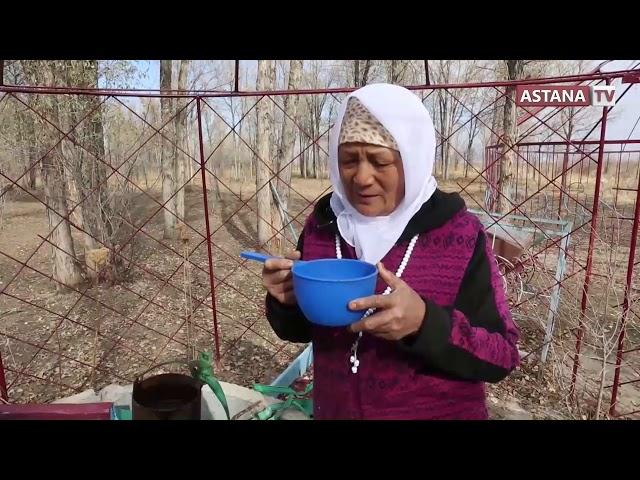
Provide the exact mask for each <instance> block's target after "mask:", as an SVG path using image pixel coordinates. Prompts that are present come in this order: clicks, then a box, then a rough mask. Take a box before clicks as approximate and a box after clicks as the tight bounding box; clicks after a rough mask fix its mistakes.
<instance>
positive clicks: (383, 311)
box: [349, 263, 427, 340]
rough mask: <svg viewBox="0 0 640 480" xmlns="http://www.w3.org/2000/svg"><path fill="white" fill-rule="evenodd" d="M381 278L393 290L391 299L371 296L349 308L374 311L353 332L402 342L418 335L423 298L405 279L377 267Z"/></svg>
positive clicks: (423, 306)
mask: <svg viewBox="0 0 640 480" xmlns="http://www.w3.org/2000/svg"><path fill="white" fill-rule="evenodd" d="M378 271H379V272H380V277H381V278H382V280H384V281H385V282H386V284H387V285H389V286H390V287H391V293H390V294H389V295H372V296H370V297H365V298H359V299H357V300H354V301H352V302H351V303H350V304H349V308H350V309H351V310H367V309H369V308H375V309H376V312H375V313H374V314H372V315H371V316H369V317H367V318H365V319H363V320H360V321H359V322H356V323H354V324H353V325H351V327H350V328H351V331H352V332H356V333H357V332H367V333H370V334H371V335H375V336H377V337H381V338H384V339H386V340H400V339H401V338H404V337H406V336H407V335H411V334H414V333H416V332H417V331H418V330H419V329H420V326H421V325H422V322H423V321H424V317H425V313H426V309H427V306H426V304H425V303H424V300H422V298H420V295H418V294H417V293H416V291H415V290H414V289H412V288H411V287H410V286H409V285H407V284H406V282H404V281H403V280H402V279H400V278H398V277H396V276H395V275H394V274H393V273H392V272H390V271H389V270H387V269H386V268H384V265H383V264H382V263H378Z"/></svg>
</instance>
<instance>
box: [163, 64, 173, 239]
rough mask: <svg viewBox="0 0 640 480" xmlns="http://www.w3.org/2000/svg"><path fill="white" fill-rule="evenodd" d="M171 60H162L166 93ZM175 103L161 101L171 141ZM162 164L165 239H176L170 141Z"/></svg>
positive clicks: (164, 143)
mask: <svg viewBox="0 0 640 480" xmlns="http://www.w3.org/2000/svg"><path fill="white" fill-rule="evenodd" d="M171 64H172V61H171V60H160V90H162V91H163V92H166V91H168V90H171V71H172V68H171V67H172V65H171ZM172 104H173V102H172V101H171V98H167V97H162V98H161V99H160V110H161V119H162V120H161V121H162V125H165V127H164V132H163V133H164V135H165V136H167V137H168V138H169V139H171V138H173V137H174V135H173V126H174V123H173V122H170V119H171V112H172V111H173V108H171V107H172ZM160 158H161V162H162V201H163V202H164V204H165V205H164V238H166V239H174V238H176V237H177V230H176V224H177V221H176V216H175V215H176V198H175V195H174V193H175V188H176V178H175V172H176V166H175V163H176V155H175V150H174V149H173V148H171V143H170V142H169V140H168V139H166V138H164V137H163V138H162V148H161V151H160Z"/></svg>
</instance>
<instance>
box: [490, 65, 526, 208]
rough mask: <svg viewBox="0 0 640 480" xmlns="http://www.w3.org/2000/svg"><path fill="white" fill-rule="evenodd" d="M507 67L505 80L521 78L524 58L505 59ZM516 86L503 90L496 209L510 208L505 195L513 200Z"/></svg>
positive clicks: (516, 136) (516, 131)
mask: <svg viewBox="0 0 640 480" xmlns="http://www.w3.org/2000/svg"><path fill="white" fill-rule="evenodd" d="M505 63H506V67H507V80H518V79H520V78H522V76H523V73H524V67H525V65H526V62H525V61H524V60H505ZM515 100H516V87H515V85H509V86H507V88H506V92H505V103H504V111H503V112H504V113H503V116H502V139H501V142H500V160H499V162H498V164H499V177H498V191H499V192H501V193H502V194H501V195H498V199H497V205H496V208H497V211H498V212H503V209H509V208H510V202H508V201H505V200H504V199H505V197H506V198H507V199H509V200H511V201H513V189H514V185H513V181H514V178H513V167H514V160H515V157H516V151H515V146H516V141H517V138H518V124H517V122H516V102H515Z"/></svg>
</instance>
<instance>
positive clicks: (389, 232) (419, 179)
mask: <svg viewBox="0 0 640 480" xmlns="http://www.w3.org/2000/svg"><path fill="white" fill-rule="evenodd" d="M351 96H354V97H357V98H358V100H360V102H361V103H362V104H363V105H364V106H365V107H366V108H367V110H369V112H370V113H371V114H372V115H373V116H374V117H376V118H377V119H378V121H379V122H380V123H381V124H382V125H383V126H384V127H385V128H386V129H387V130H388V131H389V133H390V134H391V135H392V136H393V138H394V139H395V141H396V143H397V144H398V146H399V148H400V156H401V157H402V164H403V167H404V175H405V178H404V181H405V196H404V199H403V200H402V202H400V204H399V205H398V206H397V207H396V209H395V210H394V211H393V212H392V213H391V214H389V215H387V216H382V217H367V216H364V215H362V214H360V213H358V211H357V210H356V209H355V208H354V207H353V206H352V205H351V204H350V203H349V200H347V196H346V193H345V191H344V187H343V185H342V181H341V179H340V172H339V169H338V139H339V136H340V129H341V126H342V120H343V117H344V113H345V109H346V106H347V103H348V100H349V97H351ZM434 157H435V131H434V128H433V122H432V121H431V116H430V115H429V112H428V111H427V109H426V108H425V107H424V105H423V104H422V102H421V101H420V99H419V98H418V97H417V96H416V95H414V94H413V93H411V92H410V91H409V90H407V89H406V88H403V87H399V86H396V85H389V84H372V85H367V86H365V87H363V88H360V89H358V90H356V91H354V92H353V93H351V94H350V95H349V96H348V97H347V98H346V99H345V100H344V102H343V103H342V104H341V105H340V108H339V110H338V116H337V118H336V123H335V125H334V126H333V128H332V131H331V134H330V137H329V163H330V179H331V183H332V185H333V195H332V196H331V208H332V210H333V212H334V213H335V215H336V217H337V221H338V229H339V231H340V234H341V235H342V238H344V240H345V241H346V242H347V243H348V244H349V245H351V246H352V247H355V249H356V254H357V256H358V258H359V259H360V260H364V261H365V262H369V263H373V264H376V263H377V262H379V261H380V260H382V259H383V258H384V256H385V255H386V254H387V253H388V252H389V250H391V249H392V248H393V246H394V245H395V243H396V242H397V241H398V239H399V238H400V235H402V232H403V231H404V229H405V227H406V226H407V224H408V223H409V220H411V218H412V217H413V216H414V215H415V214H416V212H417V211H418V210H419V209H420V207H422V205H423V204H424V203H425V202H426V201H427V200H428V199H429V198H430V197H431V195H433V192H435V190H436V187H437V182H436V179H435V178H434V177H433V162H434Z"/></svg>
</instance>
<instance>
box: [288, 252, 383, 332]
mask: <svg viewBox="0 0 640 480" xmlns="http://www.w3.org/2000/svg"><path fill="white" fill-rule="evenodd" d="M292 273H293V289H294V292H295V294H296V299H297V300H298V305H299V306H300V309H301V310H302V313H304V315H305V316H306V317H307V319H308V320H309V321H310V322H312V323H315V324H317V325H324V326H330V327H341V326H346V325H350V324H352V323H354V322H357V321H358V320H360V318H362V315H363V314H364V311H352V310H349V302H351V301H352V300H355V299H357V298H362V297H368V296H370V295H373V294H374V293H375V289H376V281H377V278H378V269H377V268H376V266H375V265H372V264H370V263H367V262H363V261H360V260H348V259H326V260H324V259H323V260H312V261H305V262H296V263H295V264H294V266H293V269H292Z"/></svg>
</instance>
